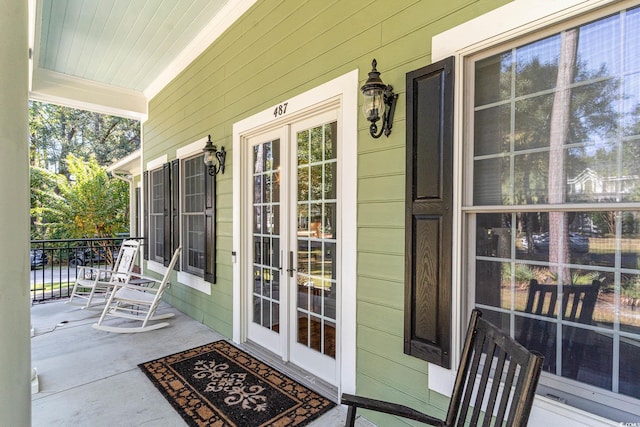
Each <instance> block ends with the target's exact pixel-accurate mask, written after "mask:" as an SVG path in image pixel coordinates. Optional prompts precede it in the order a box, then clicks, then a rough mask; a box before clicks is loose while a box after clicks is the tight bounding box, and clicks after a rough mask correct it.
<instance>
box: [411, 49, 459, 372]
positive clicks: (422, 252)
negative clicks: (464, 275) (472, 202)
mask: <svg viewBox="0 0 640 427" xmlns="http://www.w3.org/2000/svg"><path fill="white" fill-rule="evenodd" d="M453 65H454V60H453V57H451V58H447V59H445V60H443V61H440V62H437V63H434V64H431V65H429V66H427V67H424V68H421V69H419V70H416V71H413V72H410V73H408V74H407V169H406V174H407V177H406V178H407V181H406V221H405V227H406V241H405V322H404V352H405V353H407V354H410V355H413V356H415V357H418V358H420V359H424V360H427V361H429V362H431V363H435V364H437V365H440V366H443V367H445V368H449V367H450V365H451V360H450V358H451V286H452V283H451V248H452V235H451V233H452V207H453V198H452V196H453V195H452V193H453V176H452V174H453V77H454V70H453Z"/></svg>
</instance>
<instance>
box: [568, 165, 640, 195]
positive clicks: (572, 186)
mask: <svg viewBox="0 0 640 427" xmlns="http://www.w3.org/2000/svg"><path fill="white" fill-rule="evenodd" d="M638 179H640V177H639V176H638V175H627V176H601V175H599V174H598V173H597V172H595V171H594V170H592V169H590V168H585V169H584V170H583V171H582V172H580V173H579V174H578V175H577V176H576V177H574V178H568V179H567V192H568V193H569V194H571V195H573V196H578V198H580V199H585V200H592V201H598V202H600V201H614V200H618V199H620V196H622V195H629V194H631V193H633V191H634V190H635V189H636V188H637V183H638ZM625 199H628V197H625Z"/></svg>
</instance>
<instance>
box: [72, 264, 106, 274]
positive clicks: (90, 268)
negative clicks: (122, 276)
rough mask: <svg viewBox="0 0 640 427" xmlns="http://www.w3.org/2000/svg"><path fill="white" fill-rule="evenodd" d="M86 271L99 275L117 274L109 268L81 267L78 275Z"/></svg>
mask: <svg viewBox="0 0 640 427" xmlns="http://www.w3.org/2000/svg"><path fill="white" fill-rule="evenodd" d="M84 270H91V271H94V272H97V273H109V274H113V273H115V271H114V270H112V269H108V268H102V267H94V266H91V265H81V266H80V267H78V273H79V272H81V271H84Z"/></svg>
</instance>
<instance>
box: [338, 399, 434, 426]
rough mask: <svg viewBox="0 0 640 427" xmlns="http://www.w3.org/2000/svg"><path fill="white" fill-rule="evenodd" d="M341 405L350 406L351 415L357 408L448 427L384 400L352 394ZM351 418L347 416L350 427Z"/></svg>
mask: <svg viewBox="0 0 640 427" xmlns="http://www.w3.org/2000/svg"><path fill="white" fill-rule="evenodd" d="M340 403H341V404H343V405H347V406H349V413H350V414H351V413H352V411H355V409H356V408H362V409H369V410H371V411H376V412H384V413H386V414H390V415H396V416H399V417H403V418H407V419H410V420H415V421H419V422H422V423H426V424H430V425H432V426H446V423H445V421H443V420H441V419H439V418H435V417H432V416H431V415H427V414H425V413H422V412H420V411H416V410H415V409H412V408H409V407H408V406H404V405H399V404H397V403H391V402H385V401H382V400H377V399H371V398H368V397H362V396H354V395H352V394H346V393H343V394H342V397H341V398H340ZM348 417H349V416H347V424H345V425H349V419H348ZM353 419H354V420H355V412H353Z"/></svg>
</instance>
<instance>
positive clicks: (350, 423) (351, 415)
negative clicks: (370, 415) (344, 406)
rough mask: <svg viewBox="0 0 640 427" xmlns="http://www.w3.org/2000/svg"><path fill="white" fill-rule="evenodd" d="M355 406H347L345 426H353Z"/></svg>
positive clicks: (354, 422)
mask: <svg viewBox="0 0 640 427" xmlns="http://www.w3.org/2000/svg"><path fill="white" fill-rule="evenodd" d="M356 409H357V408H356V407H355V406H349V410H348V411H347V419H346V420H345V422H344V425H345V427H354V426H355V424H356Z"/></svg>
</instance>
